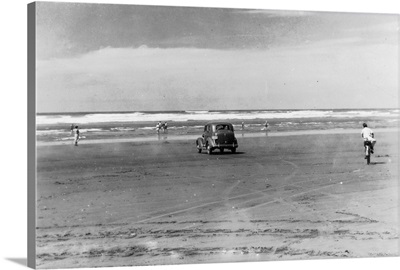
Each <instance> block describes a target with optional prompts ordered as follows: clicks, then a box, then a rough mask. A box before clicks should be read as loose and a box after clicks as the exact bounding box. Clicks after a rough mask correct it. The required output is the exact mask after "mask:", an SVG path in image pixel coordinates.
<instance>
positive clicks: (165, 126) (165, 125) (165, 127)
mask: <svg viewBox="0 0 400 270" xmlns="http://www.w3.org/2000/svg"><path fill="white" fill-rule="evenodd" d="M167 128H168V124H167V122H165V123H164V129H163V131H164V133H165V132H166V131H167ZM167 132H168V131H167Z"/></svg>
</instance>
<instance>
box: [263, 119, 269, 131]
mask: <svg viewBox="0 0 400 270" xmlns="http://www.w3.org/2000/svg"><path fill="white" fill-rule="evenodd" d="M267 128H268V121H265V124H264V128H263V130H267Z"/></svg>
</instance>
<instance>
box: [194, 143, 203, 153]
mask: <svg viewBox="0 0 400 270" xmlns="http://www.w3.org/2000/svg"><path fill="white" fill-rule="evenodd" d="M196 147H197V152H199V153H201V150H202V148H203V145H202V144H201V143H199V142H196Z"/></svg>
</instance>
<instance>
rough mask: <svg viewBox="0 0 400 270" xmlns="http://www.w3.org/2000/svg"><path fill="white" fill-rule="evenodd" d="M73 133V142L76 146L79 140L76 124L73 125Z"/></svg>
mask: <svg viewBox="0 0 400 270" xmlns="http://www.w3.org/2000/svg"><path fill="white" fill-rule="evenodd" d="M74 133H75V134H74V135H75V140H74V144H75V146H78V141H79V128H78V126H75V130H74Z"/></svg>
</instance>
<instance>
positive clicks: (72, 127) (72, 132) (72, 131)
mask: <svg viewBox="0 0 400 270" xmlns="http://www.w3.org/2000/svg"><path fill="white" fill-rule="evenodd" d="M71 135H74V124H71Z"/></svg>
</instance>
